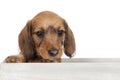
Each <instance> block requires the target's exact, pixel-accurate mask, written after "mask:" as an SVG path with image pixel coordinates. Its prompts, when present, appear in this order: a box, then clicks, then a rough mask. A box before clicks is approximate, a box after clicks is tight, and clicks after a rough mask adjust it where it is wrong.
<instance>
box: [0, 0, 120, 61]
mask: <svg viewBox="0 0 120 80" xmlns="http://www.w3.org/2000/svg"><path fill="white" fill-rule="evenodd" d="M45 10H49V11H53V12H55V13H57V14H58V15H60V16H61V17H63V18H64V19H65V20H66V21H67V23H68V24H69V27H70V28H71V29H72V31H73V33H74V36H75V39H76V47H77V48H76V55H75V56H74V58H120V1H119V0H0V62H2V61H3V60H4V59H5V57H7V56H9V55H13V54H18V53H19V47H18V35H19V33H20V31H21V30H22V28H23V27H24V26H25V24H26V22H27V21H28V20H30V19H32V18H33V17H34V16H35V15H36V14H38V13H39V12H41V11H45ZM63 57H65V58H66V56H65V55H63Z"/></svg>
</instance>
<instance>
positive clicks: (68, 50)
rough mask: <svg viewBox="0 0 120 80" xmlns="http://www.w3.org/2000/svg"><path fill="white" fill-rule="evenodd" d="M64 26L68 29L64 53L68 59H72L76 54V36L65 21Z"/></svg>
mask: <svg viewBox="0 0 120 80" xmlns="http://www.w3.org/2000/svg"><path fill="white" fill-rule="evenodd" d="M64 26H65V29H66V33H65V41H64V52H65V54H66V55H67V56H68V57H72V56H73V54H74V52H75V39H74V35H73V33H72V31H71V29H70V28H69V26H68V24H67V23H66V22H65V21H64Z"/></svg>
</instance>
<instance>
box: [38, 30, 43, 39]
mask: <svg viewBox="0 0 120 80" xmlns="http://www.w3.org/2000/svg"><path fill="white" fill-rule="evenodd" d="M36 35H37V36H38V37H40V38H42V37H43V36H44V32H43V31H38V32H36Z"/></svg>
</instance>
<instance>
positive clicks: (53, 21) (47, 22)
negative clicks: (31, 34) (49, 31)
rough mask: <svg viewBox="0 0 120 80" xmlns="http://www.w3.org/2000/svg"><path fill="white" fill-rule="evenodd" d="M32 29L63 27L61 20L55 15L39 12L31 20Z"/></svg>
mask: <svg viewBox="0 0 120 80" xmlns="http://www.w3.org/2000/svg"><path fill="white" fill-rule="evenodd" d="M32 25H33V27H44V28H47V27H49V26H54V27H58V26H63V19H62V18H61V17H60V16H58V15H57V14H55V13H53V12H49V11H45V12H41V13H39V14H38V15H36V16H35V17H34V18H33V19H32Z"/></svg>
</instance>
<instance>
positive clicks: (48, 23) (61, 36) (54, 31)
mask: <svg viewBox="0 0 120 80" xmlns="http://www.w3.org/2000/svg"><path fill="white" fill-rule="evenodd" d="M19 47H20V51H21V52H20V54H18V55H13V56H9V57H7V58H6V59H5V62H7V63H18V62H60V59H61V56H62V53H63V52H62V50H64V53H65V54H66V55H67V56H69V57H72V56H73V53H74V51H75V39H74V36H73V33H72V31H71V29H70V28H69V27H68V25H67V23H66V22H65V20H64V19H62V18H61V17H60V16H58V15H57V14H55V13H53V12H50V11H44V12H41V13H39V14H37V15H36V16H35V17H34V18H33V19H32V20H30V21H28V22H27V24H26V26H25V27H24V28H23V30H22V31H21V33H20V34H19Z"/></svg>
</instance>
